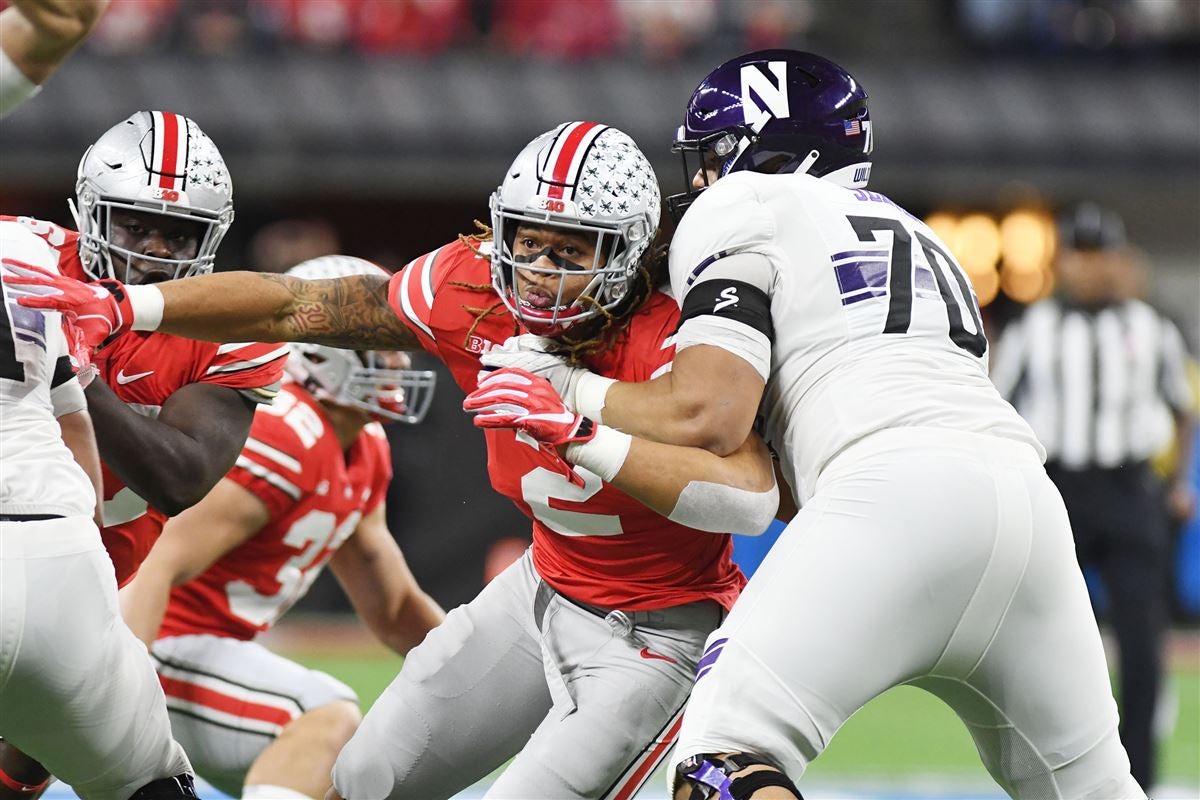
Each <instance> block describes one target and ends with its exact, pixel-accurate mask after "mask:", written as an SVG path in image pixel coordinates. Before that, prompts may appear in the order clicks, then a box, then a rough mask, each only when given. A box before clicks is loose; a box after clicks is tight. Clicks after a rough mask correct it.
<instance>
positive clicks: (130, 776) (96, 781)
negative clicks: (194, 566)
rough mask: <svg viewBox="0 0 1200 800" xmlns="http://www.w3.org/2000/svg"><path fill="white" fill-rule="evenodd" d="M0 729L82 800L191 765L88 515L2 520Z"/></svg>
mask: <svg viewBox="0 0 1200 800" xmlns="http://www.w3.org/2000/svg"><path fill="white" fill-rule="evenodd" d="M0 736H3V737H4V738H5V739H6V740H7V741H9V742H11V743H12V744H13V745H15V746H16V747H18V748H19V749H20V750H22V751H23V752H24V753H26V754H27V755H29V756H31V757H33V758H36V759H37V760H38V761H40V762H41V763H42V764H43V765H44V766H45V767H46V768H47V769H48V770H50V771H51V772H52V773H53V774H54V775H56V776H57V777H58V778H59V779H60V780H62V781H63V782H65V783H67V784H70V786H71V788H73V789H74V790H75V791H76V792H77V793H78V794H79V795H80V796H81V797H83V798H85V800H125V798H127V797H129V796H130V795H131V794H133V793H134V792H135V791H137V790H138V789H140V788H141V787H142V786H144V785H146V784H147V783H150V782H151V781H154V780H158V779H160V778H168V777H171V776H174V775H180V774H182V773H185V772H191V767H190V765H189V764H188V760H187V756H185V755H184V753H183V748H181V747H180V746H179V745H178V744H177V743H176V742H175V741H174V740H173V739H172V738H171V727H170V722H169V721H168V719H167V707H166V705H165V704H164V702H163V692H162V689H161V688H160V687H159V684H158V676H157V675H155V674H154V665H153V664H152V663H151V661H150V657H149V655H147V653H146V648H145V647H144V646H143V645H142V643H141V642H140V641H138V639H137V638H136V637H135V636H134V635H133V633H132V632H131V631H130V630H129V628H128V627H126V626H125V623H124V622H123V621H122V619H121V614H120V612H119V610H118V609H117V583H116V578H115V577H114V573H113V565H112V562H111V561H110V560H109V558H108V554H107V553H106V552H105V551H104V547H103V545H102V544H101V543H100V532H99V531H98V530H96V526H95V525H94V524H93V523H92V521H91V520H90V519H88V518H86V517H68V518H65V519H51V520H43V521H36V522H0Z"/></svg>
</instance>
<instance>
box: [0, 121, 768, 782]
mask: <svg viewBox="0 0 1200 800" xmlns="http://www.w3.org/2000/svg"><path fill="white" fill-rule="evenodd" d="M659 206H660V203H659V191H658V184H657V179H656V178H655V176H654V172H653V170H652V169H651V167H650V164H649V162H648V161H647V160H646V159H645V156H643V155H642V153H641V151H640V150H638V148H637V146H636V145H635V144H634V143H633V142H632V140H630V139H629V137H628V136H626V135H625V134H624V133H622V132H620V131H618V130H616V129H613V128H610V127H607V126H604V125H598V124H595V123H589V122H575V123H568V124H565V125H562V126H559V127H558V128H556V129H554V130H553V131H550V132H548V133H546V134H544V135H542V136H539V137H538V138H537V139H535V140H534V141H533V142H531V143H530V144H529V145H528V146H527V147H526V148H525V150H523V151H522V153H521V154H520V155H519V156H518V157H517V160H516V161H515V162H514V163H513V165H512V167H511V168H510V169H509V170H508V172H507V173H506V176H505V180H504V183H503V184H502V185H501V186H500V188H499V189H498V190H497V191H496V193H495V194H494V195H493V198H492V223H493V230H494V234H495V240H494V241H487V240H488V239H490V238H491V237H490V236H487V235H485V236H482V237H477V238H465V237H464V238H462V239H460V240H459V241H456V242H452V243H450V244H447V245H445V246H444V247H441V248H439V249H437V250H434V251H433V252H431V253H428V254H427V255H424V256H421V257H420V258H418V259H416V260H414V261H413V262H411V263H410V264H409V265H408V266H407V267H405V268H404V269H403V270H402V271H401V272H399V273H397V274H396V275H395V276H393V277H392V278H391V280H390V281H384V280H382V279H379V278H375V277H372V276H353V277H349V278H341V279H337V280H331V281H311V282H302V281H296V280H295V279H293V278H290V277H288V276H268V275H258V274H249V273H224V274H221V275H213V276H205V277H202V278H197V279H194V280H189V281H185V282H168V283H163V284H157V285H156V286H153V287H147V286H140V287H139V286H133V287H114V288H115V289H117V291H118V293H119V295H120V296H119V297H118V296H117V295H113V294H111V293H108V292H106V291H104V290H103V289H100V288H99V287H95V286H92V287H83V286H81V285H79V284H76V283H72V282H70V281H65V280H62V279H60V278H56V277H55V276H49V275H40V274H38V273H36V272H35V271H31V270H26V269H23V268H21V267H20V266H19V265H11V264H10V265H8V269H9V271H10V272H11V273H12V274H10V275H8V276H6V278H5V280H6V281H8V282H10V283H11V284H16V285H24V286H26V287H27V290H28V291H32V292H37V293H41V294H42V296H40V297H36V298H32V297H26V298H23V300H22V302H24V303H27V304H30V305H48V306H50V307H54V308H60V309H68V310H74V311H76V312H77V313H79V314H80V315H81V316H86V317H88V318H89V319H88V320H87V321H86V322H87V324H89V325H92V326H93V327H92V328H91V330H92V335H99V334H101V333H102V334H103V335H108V334H110V333H112V332H114V331H116V332H120V331H121V330H122V329H125V328H128V327H129V326H130V325H132V327H133V328H134V329H157V328H160V327H161V328H162V329H165V330H169V331H171V332H172V333H175V334H179V335H189V336H199V337H205V338H213V339H219V340H220V339H226V338H230V339H237V338H250V337H251V336H261V337H262V338H267V339H272V340H286V341H292V340H298V341H311V342H320V343H323V344H330V345H334V346H345V347H360V348H361V347H378V348H381V349H384V348H386V349H401V350H402V349H410V348H412V347H413V346H414V345H417V344H419V345H420V346H422V347H424V348H425V349H426V350H428V351H429V352H431V353H433V354H435V355H437V356H438V357H439V358H441V359H442V360H443V361H444V362H445V363H446V365H447V366H448V367H449V368H450V370H451V372H452V373H453V375H454V378H455V380H456V382H457V383H458V384H459V385H460V386H461V387H462V388H463V389H464V390H465V391H471V390H473V389H474V388H475V387H476V383H477V376H478V372H479V370H480V356H481V354H482V353H483V352H485V351H486V350H488V349H491V348H494V347H497V346H500V344H501V343H503V342H505V341H506V340H507V339H508V338H509V337H510V336H512V335H513V334H514V333H518V334H519V333H522V332H531V333H537V334H541V335H543V336H548V337H551V338H552V340H553V342H554V344H555V346H556V347H560V348H562V349H565V350H567V351H569V352H570V353H571V354H572V356H573V357H574V358H575V359H577V360H578V361H579V362H580V363H582V364H586V365H589V366H591V368H592V369H593V370H595V371H596V372H598V373H600V374H601V375H603V376H608V377H607V378H603V377H598V378H597V379H598V380H605V379H610V380H611V379H623V380H645V379H648V378H650V377H651V376H655V375H659V374H663V373H664V372H667V371H668V370H669V369H670V363H671V359H672V355H673V343H672V340H671V336H672V334H673V332H674V330H675V327H676V325H677V323H678V319H679V310H678V307H677V306H676V304H675V302H674V300H672V299H671V298H670V296H668V295H667V294H666V293H664V292H662V291H661V290H659V289H658V288H657V287H658V286H659V285H660V284H661V282H662V277H663V275H662V269H663V264H662V261H661V258H659V256H660V254H659V253H658V252H657V251H655V249H654V248H652V247H651V244H652V242H653V240H654V237H655V232H656V230H657V226H658V218H659ZM497 293H498V294H499V297H497ZM506 309H507V310H506ZM485 435H486V437H487V442H488V449H489V471H490V473H491V478H492V483H493V485H494V486H495V488H496V489H497V490H499V491H501V492H503V493H504V494H506V495H508V496H510V497H511V498H512V499H513V500H514V502H516V503H517V505H518V506H519V507H520V508H521V509H522V510H523V511H525V513H526V514H528V515H529V516H530V517H531V518H532V519H533V546H532V547H531V549H530V551H529V552H528V553H527V554H526V555H525V557H524V558H522V559H521V560H520V561H518V562H517V563H515V564H513V565H512V566H511V567H510V568H509V569H508V570H506V571H505V572H504V573H502V574H501V575H500V576H499V577H497V578H496V579H495V580H493V581H492V582H491V583H490V584H488V586H487V587H485V588H484V590H483V592H482V593H481V594H480V595H479V596H478V597H477V598H476V599H475V600H474V601H472V602H471V603H469V604H468V605H466V606H463V607H460V608H458V609H455V610H454V611H451V612H450V614H449V615H448V616H447V618H446V622H445V623H444V624H443V625H441V626H439V627H438V628H437V629H435V630H434V631H433V632H431V633H430V635H429V636H428V637H426V639H425V641H424V642H423V643H422V644H421V645H420V646H419V647H417V648H415V649H414V650H413V651H412V652H411V653H410V654H409V656H408V658H407V659H406V661H405V665H404V668H403V669H402V670H401V673H400V675H399V676H397V678H396V680H395V681H394V682H393V683H392V685H391V686H390V687H389V689H388V690H387V691H386V692H385V694H384V695H383V696H382V697H381V698H380V699H379V701H378V702H377V703H376V704H375V705H374V706H373V707H372V708H371V710H370V711H369V712H368V713H367V715H366V717H365V719H364V720H363V723H362V725H361V726H360V727H359V729H358V732H357V733H356V734H355V735H354V737H353V738H352V739H351V740H350V742H349V743H348V744H347V745H346V747H345V748H344V749H343V750H342V753H341V755H340V756H339V758H338V761H337V764H336V766H335V768H334V772H333V782H334V788H335V794H334V795H332V796H339V795H340V796H342V797H350V798H361V797H372V798H375V797H379V798H382V797H420V798H431V797H448V796H450V795H452V794H454V793H455V792H456V791H458V790H459V789H461V788H464V787H465V786H468V785H469V784H471V783H472V782H474V781H476V780H478V779H479V778H481V777H483V776H485V775H487V774H488V773H489V772H491V771H492V770H494V769H495V768H497V767H499V766H500V765H502V764H504V762H505V761H506V760H508V759H509V758H512V757H513V756H514V755H515V758H514V759H513V761H512V763H511V764H510V765H509V766H508V768H507V769H506V770H505V772H504V773H503V774H502V775H501V776H500V778H499V779H498V780H497V781H496V783H495V784H494V785H493V786H492V788H491V790H490V796H494V797H522V798H540V797H545V798H570V797H577V798H609V797H613V798H627V797H630V796H631V795H632V794H633V793H634V792H635V791H636V790H637V788H638V787H639V786H640V785H641V784H642V783H643V782H644V781H645V780H646V778H647V777H648V776H649V774H650V773H651V772H652V771H653V768H654V766H655V765H656V764H657V763H658V762H659V761H660V760H661V759H662V758H663V756H664V755H665V754H666V751H667V749H668V748H669V746H670V743H671V741H672V740H673V739H674V737H675V735H676V731H677V727H678V721H679V716H680V713H681V712H682V709H683V704H684V702H685V701H686V699H687V696H688V692H689V690H690V688H691V681H692V674H693V670H694V668H695V665H696V662H697V660H698V659H699V657H700V655H701V653H702V650H703V646H704V641H705V638H706V637H707V635H708V633H709V632H710V631H711V630H713V629H714V628H715V626H716V625H717V624H718V622H719V621H720V619H721V618H722V616H723V615H724V613H725V610H726V609H727V608H729V607H730V605H731V604H732V602H733V600H734V598H735V597H736V596H737V594H738V592H739V591H740V589H741V586H742V585H743V583H744V578H743V576H742V575H741V572H740V571H739V570H738V569H737V567H736V566H734V565H733V563H732V561H731V560H730V552H731V549H732V546H731V542H730V539H729V537H728V535H724V534H711V533H702V532H699V531H698V530H696V529H695V528H694V527H687V526H686V525H684V524H681V523H680V522H679V521H678V520H680V519H685V520H689V521H695V520H699V519H700V515H698V514H697V513H696V511H695V509H694V508H692V507H691V504H692V503H694V501H695V500H696V498H695V497H694V496H685V494H684V493H682V492H681V493H680V494H679V496H678V497H677V498H670V499H667V500H665V501H664V500H663V499H662V498H660V499H659V502H657V503H656V504H655V506H654V508H650V507H647V506H646V505H643V504H642V503H639V502H637V501H636V500H634V499H633V498H631V497H630V496H629V495H627V494H625V493H623V492H622V491H621V490H620V488H619V486H620V485H621V476H619V475H608V474H606V475H600V474H597V473H596V472H593V471H589V470H588V469H584V468H581V467H577V468H575V469H569V468H567V467H565V466H564V462H563V461H562V459H561V458H560V457H559V455H558V453H557V452H556V451H555V449H554V448H552V447H541V446H539V445H538V444H537V443H536V442H535V441H534V440H533V439H532V438H531V437H529V436H527V435H518V434H516V433H515V432H514V431H512V430H488V431H486V432H485ZM568 438H574V439H576V440H584V439H587V438H588V432H587V431H583V430H578V431H574V432H571V433H570V434H569V436H568ZM563 443H564V444H565V443H566V441H564V442H563ZM622 444H623V442H622V441H621V440H620V439H619V434H618V439H617V440H613V439H612V438H611V437H609V440H608V441H607V442H600V443H599V446H600V448H601V449H604V448H605V447H615V448H620V447H621V446H622ZM637 444H638V445H639V446H641V445H643V444H644V445H645V446H646V447H648V448H650V449H652V450H654V451H655V452H656V453H658V454H659V455H660V457H661V464H662V468H663V469H671V464H672V462H673V460H674V459H687V460H688V463H689V466H690V468H691V471H692V474H700V475H704V476H705V477H706V479H708V480H711V482H712V483H714V484H721V483H724V482H727V481H731V480H732V481H735V483H736V484H737V486H738V487H739V488H741V489H744V490H747V493H750V492H753V493H756V494H757V495H760V496H763V497H765V498H767V499H768V501H770V500H772V499H773V498H775V496H776V489H775V481H774V476H773V473H772V469H771V464H770V457H769V454H768V453H767V450H766V447H765V445H763V444H762V442H761V440H759V439H758V438H757V437H754V436H751V437H749V438H748V439H747V441H746V443H745V445H744V446H743V447H741V448H739V449H738V450H737V451H735V452H734V453H733V454H731V455H730V456H727V457H726V458H724V459H722V458H719V457H717V456H715V455H712V454H710V453H706V452H703V451H696V450H689V449H686V448H674V447H670V446H667V445H656V444H654V443H640V442H639V443H637ZM734 475H736V476H740V477H737V478H734V477H732V476H734ZM606 479H607V480H606ZM773 510H774V506H773V505H771V511H773ZM769 516H770V513H768V514H767V515H766V518H764V519H763V521H762V527H763V528H765V527H766V523H767V521H769ZM692 524H693V525H695V524H697V522H692ZM760 530H761V528H760ZM749 532H752V533H754V532H758V531H749Z"/></svg>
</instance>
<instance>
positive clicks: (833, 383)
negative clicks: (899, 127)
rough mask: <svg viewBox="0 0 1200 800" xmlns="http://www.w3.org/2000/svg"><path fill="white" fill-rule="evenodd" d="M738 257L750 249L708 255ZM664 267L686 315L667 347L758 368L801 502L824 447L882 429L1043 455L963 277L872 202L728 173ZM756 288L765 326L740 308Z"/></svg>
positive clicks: (933, 245) (820, 185) (922, 236)
mask: <svg viewBox="0 0 1200 800" xmlns="http://www.w3.org/2000/svg"><path fill="white" fill-rule="evenodd" d="M742 253H749V254H755V257H753V258H750V259H735V260H730V261H725V262H724V263H723V262H722V260H723V259H726V258H727V257H731V256H737V255H738V254H742ZM735 264H740V265H741V266H740V267H735V266H734V265H735ZM670 265H671V286H672V289H673V290H674V293H675V296H676V297H677V298H680V303H681V305H682V306H683V308H684V312H683V316H684V319H685V322H684V323H683V326H682V327H681V329H680V332H679V336H678V341H677V346H678V347H679V348H680V349H683V348H685V347H687V346H690V345H693V344H702V343H706V344H714V345H717V346H721V347H724V348H726V349H728V350H730V351H731V352H733V353H735V354H737V355H739V356H742V357H743V358H745V359H746V360H747V361H749V362H750V363H751V364H753V365H755V366H756V367H757V368H758V370H759V372H760V373H761V374H762V375H763V378H764V379H766V381H767V385H766V390H765V392H764V396H763V407H762V409H761V410H762V413H763V415H764V417H765V421H766V433H767V440H768V442H769V443H770V444H771V445H772V447H774V448H775V449H776V451H777V452H779V453H780V455H781V464H782V466H783V469H784V472H785V475H786V477H787V478H788V480H789V482H791V484H792V487H793V489H794V490H795V493H796V496H797V499H798V500H800V501H801V502H803V501H805V500H807V499H808V498H809V497H811V496H812V494H813V492H814V490H815V484H816V481H817V477H818V476H819V474H820V472H821V469H822V468H823V467H824V465H825V464H826V463H827V462H828V461H829V460H830V459H831V458H832V457H833V456H834V455H835V454H836V453H837V452H838V451H839V450H841V449H842V448H844V447H846V446H847V445H849V444H851V443H853V442H855V441H857V440H858V439H861V438H862V437H864V436H867V435H869V434H871V433H872V432H874V431H878V430H882V429H885V428H894V427H934V428H949V429H954V430H962V431H972V432H978V433H987V434H992V435H996V436H1001V437H1006V438H1012V439H1016V440H1018V441H1023V442H1028V443H1029V444H1031V445H1033V446H1034V447H1035V449H1037V450H1038V451H1039V452H1042V450H1041V445H1040V444H1038V442H1037V439H1036V437H1035V436H1034V434H1033V432H1032V431H1031V430H1030V428H1029V426H1028V425H1026V424H1025V422H1024V421H1023V420H1022V419H1021V418H1020V417H1019V416H1018V415H1017V413H1016V412H1015V411H1014V410H1013V408H1012V407H1011V406H1010V405H1009V404H1008V403H1007V402H1005V401H1004V400H1003V399H1002V398H1001V397H1000V395H999V393H997V391H996V389H995V388H994V387H993V386H992V383H991V381H990V380H989V379H988V374H987V339H986V338H985V336H984V331H983V325H982V322H981V318H980V313H979V303H978V301H977V300H976V298H975V294H974V291H973V290H972V288H971V285H970V283H969V282H968V281H967V278H966V275H965V273H964V272H963V270H962V269H961V268H960V267H959V265H958V264H957V263H956V262H955V260H954V258H953V257H952V255H951V254H950V250H949V248H947V247H946V245H945V244H944V243H943V242H942V241H941V240H940V239H938V237H937V236H936V235H935V234H934V233H933V231H932V230H930V228H929V227H928V226H927V225H925V224H924V223H923V222H921V221H920V220H918V219H916V218H914V217H913V216H911V215H910V214H909V213H908V212H907V211H905V210H904V209H902V208H900V207H899V206H898V205H896V204H895V203H893V202H892V201H891V200H889V199H888V198H887V197H884V196H883V195H881V194H878V193H875V192H868V191H866V190H863V189H859V190H853V189H845V188H842V187H840V186H838V185H836V184H834V183H832V182H830V181H826V180H822V179H820V178H814V177H812V176H809V175H804V174H784V175H763V174H758V173H752V172H737V173H734V174H733V175H730V176H728V177H726V178H723V179H721V180H720V181H719V182H718V183H716V184H715V185H714V186H713V187H711V188H709V189H707V190H706V191H705V192H704V193H703V194H702V195H701V196H700V197H699V198H698V199H697V200H696V202H695V203H693V204H692V206H691V207H690V208H689V209H688V211H687V213H686V214H685V215H684V217H683V221H682V222H681V224H680V226H679V228H678V230H677V232H676V234H675V238H674V240H673V241H672V245H671V255H670ZM739 269H744V270H747V271H748V272H749V273H752V274H736V273H738V270H739ZM746 284H749V285H746ZM763 293H765V300H766V302H768V303H769V320H770V321H769V324H767V323H766V321H765V319H764V315H763V314H756V313H754V312H753V308H754V306H756V305H759V306H761V305H762V304H763V300H764V298H763ZM772 328H773V331H772V330H770V329H772ZM771 335H773V337H774V338H773V343H772V342H771V341H770V340H769V338H768V337H769V336H771Z"/></svg>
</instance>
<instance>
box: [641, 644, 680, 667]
mask: <svg viewBox="0 0 1200 800" xmlns="http://www.w3.org/2000/svg"><path fill="white" fill-rule="evenodd" d="M638 655H639V656H641V657H642V658H651V659H657V660H659V661H670V662H671V663H672V664H678V663H679V662H678V661H676V660H675V659H673V658H671V657H670V656H660V655H659V654H658V653H651V652H650V648H649V647H643V648H642V649H641V650H639V651H638Z"/></svg>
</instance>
